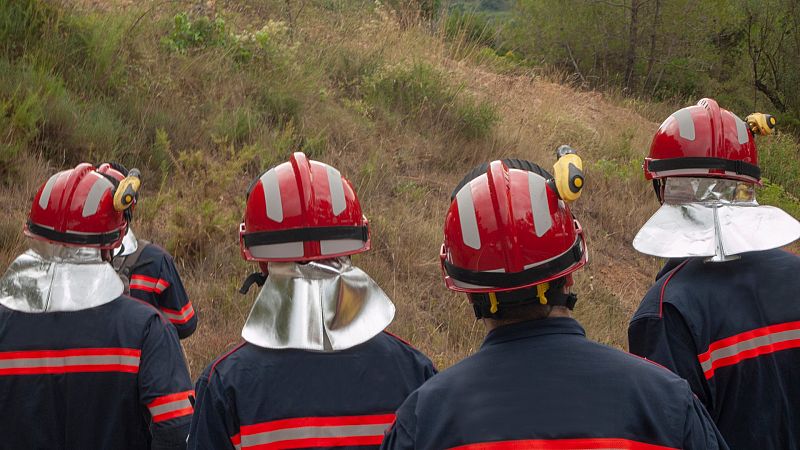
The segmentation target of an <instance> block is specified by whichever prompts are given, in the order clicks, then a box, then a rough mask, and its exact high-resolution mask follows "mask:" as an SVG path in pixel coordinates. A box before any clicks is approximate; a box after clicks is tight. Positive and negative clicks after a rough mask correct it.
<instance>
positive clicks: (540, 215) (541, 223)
mask: <svg viewBox="0 0 800 450" xmlns="http://www.w3.org/2000/svg"><path fill="white" fill-rule="evenodd" d="M528 192H529V193H530V196H531V212H532V213H533V227H534V230H535V231H536V237H542V236H544V234H545V233H547V232H548V231H549V230H550V228H552V227H553V217H552V215H551V213H550V202H548V201H547V180H545V179H544V177H542V176H541V175H539V174H536V173H533V172H528Z"/></svg>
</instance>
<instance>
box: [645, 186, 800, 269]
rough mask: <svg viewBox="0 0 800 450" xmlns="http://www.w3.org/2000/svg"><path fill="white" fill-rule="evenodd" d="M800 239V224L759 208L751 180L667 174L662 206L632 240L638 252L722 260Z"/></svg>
mask: <svg viewBox="0 0 800 450" xmlns="http://www.w3.org/2000/svg"><path fill="white" fill-rule="evenodd" d="M798 238H800V223H799V222H798V221H797V220H796V219H794V218H793V217H792V216H790V215H789V214H787V213H785V212H784V211H783V210H781V209H779V208H775V207H772V206H760V205H759V204H758V203H757V202H756V200H755V189H754V186H753V184H752V183H745V182H740V181H733V180H725V179H715V178H692V177H684V178H668V179H667V183H666V186H665V190H664V204H663V205H662V206H661V208H660V209H659V210H658V211H656V213H655V214H653V216H652V217H651V218H650V220H648V221H647V223H645V224H644V226H643V227H642V228H641V229H640V230H639V233H638V234H637V235H636V237H635V238H634V239H633V246H634V248H636V250H638V251H640V252H642V253H646V254H648V255H653V256H660V257H662V258H685V257H707V258H709V260H710V261H715V262H721V261H728V260H731V259H736V258H737V257H736V256H735V255H738V254H740V253H745V252H752V251H761V250H769V249H772V248H777V247H782V246H784V245H787V244H790V243H792V242H793V241H795V240H797V239H798Z"/></svg>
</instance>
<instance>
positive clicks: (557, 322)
mask: <svg viewBox="0 0 800 450" xmlns="http://www.w3.org/2000/svg"><path fill="white" fill-rule="evenodd" d="M548 334H576V335H579V336H584V337H585V336H586V332H585V331H584V330H583V327H582V326H581V325H580V324H579V323H578V321H577V320H575V319H572V318H570V317H553V318H550V319H539V320H528V321H525V322H518V323H512V324H511V325H503V326H502V327H499V328H495V329H494V330H492V331H490V332H489V334H488V335H487V336H486V339H484V340H483V344H482V345H481V348H485V347H488V346H491V345H496V344H502V343H505V342H509V341H515V340H518V339H525V338H531V337H536V336H544V335H548Z"/></svg>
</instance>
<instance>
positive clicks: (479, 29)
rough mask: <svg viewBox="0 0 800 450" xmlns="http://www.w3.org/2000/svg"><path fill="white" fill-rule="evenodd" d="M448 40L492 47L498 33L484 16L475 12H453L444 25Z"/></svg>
mask: <svg viewBox="0 0 800 450" xmlns="http://www.w3.org/2000/svg"><path fill="white" fill-rule="evenodd" d="M444 32H445V36H447V38H448V39H451V40H455V41H460V42H469V43H472V44H477V45H479V46H482V47H493V46H494V45H495V38H496V37H497V34H498V31H497V30H496V29H495V25H494V24H492V22H491V20H490V19H489V17H488V16H487V15H486V14H482V13H479V12H476V11H461V10H453V11H450V13H449V14H448V15H447V20H446V21H445V24H444Z"/></svg>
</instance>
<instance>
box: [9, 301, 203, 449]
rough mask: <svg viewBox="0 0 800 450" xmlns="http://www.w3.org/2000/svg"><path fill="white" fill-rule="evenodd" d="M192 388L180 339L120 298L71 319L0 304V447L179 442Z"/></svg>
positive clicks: (154, 316) (152, 314)
mask: <svg viewBox="0 0 800 450" xmlns="http://www.w3.org/2000/svg"><path fill="white" fill-rule="evenodd" d="M191 389H192V385H191V380H190V378H189V372H188V370H187V368H186V363H185V360H184V358H183V352H182V351H181V347H180V343H179V342H178V337H177V336H176V335H175V331H174V330H173V329H172V327H171V326H170V325H169V324H168V323H166V321H165V320H164V319H163V318H162V317H161V316H160V315H159V313H158V311H156V310H155V308H153V307H152V306H150V305H147V304H144V303H142V302H140V301H137V300H134V299H132V298H129V297H119V298H117V299H116V300H113V301H111V302H110V303H106V304H104V305H100V306H97V307H94V308H90V309H84V310H81V311H70V312H50V313H25V312H19V311H13V310H10V309H8V308H6V307H4V306H0V404H2V410H3V415H2V418H0V434H2V436H3V438H2V439H0V448H2V449H15V450H20V449H61V450H63V449H71V450H85V449H114V450H126V449H130V450H146V449H149V448H151V447H150V446H151V440H153V441H154V443H155V444H159V443H162V444H163V443H164V442H165V441H171V442H173V443H180V442H181V440H180V439H181V436H182V438H183V440H184V441H185V439H186V433H187V432H188V426H189V422H190V416H191V414H192V405H191V399H190V397H191V396H192V395H193V393H192V390H191ZM151 433H152V434H151ZM184 446H185V443H184ZM154 448H155V447H154ZM158 448H162V447H158ZM171 448H178V447H171Z"/></svg>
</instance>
